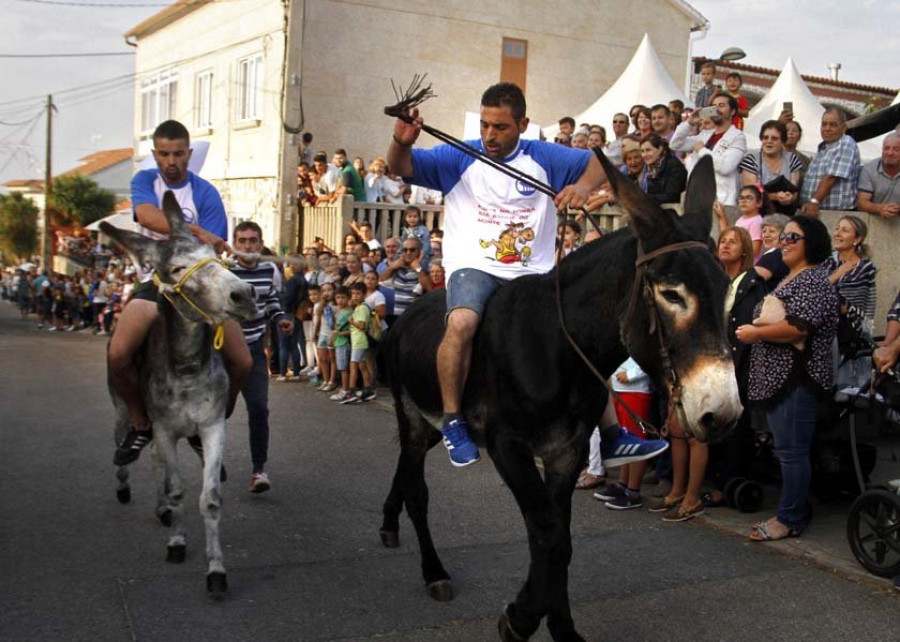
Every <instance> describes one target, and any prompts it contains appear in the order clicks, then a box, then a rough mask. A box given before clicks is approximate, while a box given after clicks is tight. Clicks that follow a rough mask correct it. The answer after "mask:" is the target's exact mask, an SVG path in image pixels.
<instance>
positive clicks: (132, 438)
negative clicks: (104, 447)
mask: <svg viewBox="0 0 900 642" xmlns="http://www.w3.org/2000/svg"><path fill="white" fill-rule="evenodd" d="M151 441H153V428H151V429H150V430H141V431H137V430H135V429H134V426H131V427H129V428H128V434H126V435H125V439H123V440H122V443H121V444H119V447H118V448H116V454H115V456H114V457H113V464H115V465H116V466H127V465H128V464H130V463H132V462H134V461H137V458H138V457H140V456H141V450H143V448H144V446H146V445H147V444H149V443H150V442H151Z"/></svg>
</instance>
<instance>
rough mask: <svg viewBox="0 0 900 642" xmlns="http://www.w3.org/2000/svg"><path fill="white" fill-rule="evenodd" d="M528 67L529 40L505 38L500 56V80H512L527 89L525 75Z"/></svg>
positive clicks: (522, 88)
mask: <svg viewBox="0 0 900 642" xmlns="http://www.w3.org/2000/svg"><path fill="white" fill-rule="evenodd" d="M527 68H528V41H527V40H516V39H515V38H504V39H503V52H502V55H501V57H500V82H511V83H515V84H517V85H518V86H519V88H520V89H521V90H522V91H525V76H526V72H527Z"/></svg>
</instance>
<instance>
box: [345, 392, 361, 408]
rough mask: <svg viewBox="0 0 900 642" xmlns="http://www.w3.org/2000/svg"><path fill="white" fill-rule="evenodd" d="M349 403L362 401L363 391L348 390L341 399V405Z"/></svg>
mask: <svg viewBox="0 0 900 642" xmlns="http://www.w3.org/2000/svg"><path fill="white" fill-rule="evenodd" d="M348 403H362V392H360V391H359V390H357V391H356V392H347V394H345V395H344V398H343V399H341V405H346V404H348Z"/></svg>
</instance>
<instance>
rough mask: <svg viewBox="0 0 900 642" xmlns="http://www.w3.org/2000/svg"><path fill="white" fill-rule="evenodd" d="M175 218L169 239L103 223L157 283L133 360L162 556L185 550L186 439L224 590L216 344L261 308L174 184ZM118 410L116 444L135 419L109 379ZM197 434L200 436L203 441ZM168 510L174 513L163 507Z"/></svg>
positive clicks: (210, 581) (215, 574)
mask: <svg viewBox="0 0 900 642" xmlns="http://www.w3.org/2000/svg"><path fill="white" fill-rule="evenodd" d="M163 211H164V212H165V215H166V220H167V221H168V223H169V228H170V234H169V238H168V239H167V240H163V241H157V240H154V239H151V238H148V237H145V236H141V235H140V234H136V233H134V232H128V231H125V230H120V229H118V228H115V227H113V226H111V225H109V224H107V223H102V224H101V225H100V229H101V230H102V231H103V233H104V234H106V235H107V236H109V237H111V238H112V239H113V240H114V241H115V242H116V243H117V244H118V245H119V246H121V247H122V248H123V249H124V250H125V251H126V252H128V254H129V255H131V257H132V259H133V260H134V262H135V264H136V265H144V266H151V267H153V268H154V269H155V270H156V275H155V277H154V279H155V280H156V282H157V284H158V286H159V291H160V295H161V296H160V297H159V318H158V319H157V320H156V322H155V323H154V325H153V327H152V328H151V330H150V333H149V335H148V337H147V341H146V343H145V344H144V346H143V348H142V350H141V351H140V353H139V355H138V357H137V362H138V370H139V372H140V382H141V394H142V395H143V398H144V403H145V404H146V407H147V414H148V416H149V417H150V420H151V421H152V423H153V436H154V442H155V444H154V445H155V449H156V458H157V459H158V463H159V465H158V466H157V479H158V480H159V481H158V491H159V494H160V495H162V494H163V493H164V498H163V497H162V496H160V498H159V501H160V503H161V504H162V503H163V502H165V506H160V507H158V508H157V515H158V516H159V517H160V518H161V519H162V521H163V522H164V523H165V522H168V521H171V523H170V532H169V540H168V544H167V551H168V552H167V556H166V560H167V561H169V562H173V563H180V562H183V561H184V558H185V548H186V532H185V521H184V483H183V481H182V478H181V474H180V472H179V469H178V455H177V451H176V446H177V444H178V441H179V440H180V439H188V440H189V441H191V442H192V447H194V449H195V450H197V451H198V452H199V453H200V454H201V456H202V458H203V490H202V491H201V493H200V512H201V514H202V515H203V518H204V521H205V523H206V557H207V561H208V565H209V566H208V569H207V575H206V585H207V590H208V591H210V592H211V593H213V594H215V595H221V594H223V593H225V591H226V590H227V588H228V583H227V580H226V575H225V567H224V566H223V564H222V548H221V546H220V545H219V517H220V513H221V510H220V509H221V504H222V501H221V481H222V480H221V479H220V471H221V469H222V450H223V446H224V443H225V413H226V405H227V402H228V374H227V372H226V370H225V365H224V363H223V360H222V355H221V353H220V352H219V350H218V349H217V347H216V345H214V344H218V346H219V347H221V344H220V342H221V336H222V335H221V332H222V327H223V326H222V324H223V323H224V322H225V321H226V320H227V319H228V318H238V319H247V318H251V317H252V316H253V315H254V314H255V312H256V307H255V305H254V302H253V289H252V286H250V285H249V284H247V283H245V282H244V281H242V280H241V279H239V278H238V277H237V276H235V275H234V274H232V273H231V272H230V271H229V270H228V269H227V267H226V266H225V265H224V264H223V263H222V262H220V261H219V260H218V259H217V258H216V255H215V252H214V251H213V248H212V247H210V246H209V245H204V244H201V243H199V242H198V241H197V240H196V239H195V238H194V236H193V235H192V234H191V232H190V231H189V230H188V228H187V225H186V224H185V223H184V219H183V218H182V213H181V207H180V206H179V205H178V203H177V201H176V200H175V197H174V195H173V194H172V193H171V192H166V194H165V196H164V198H163ZM110 394H111V396H112V400H113V404H114V406H115V408H116V436H117V442H118V441H119V440H120V439H121V437H122V436H123V435H124V434H125V432H126V431H127V430H128V427H129V418H128V412H127V409H126V407H125V402H124V401H123V400H122V399H121V398H120V397H119V396H118V395H117V394H116V393H115V392H114V390H113V388H112V386H110ZM198 438H199V443H198V441H197V440H198ZM117 476H118V478H119V482H120V486H119V490H118V493H117V495H118V498H119V501H120V502H122V503H127V502H128V501H129V500H130V497H131V493H130V488H129V486H128V471H127V467H126V466H122V467H120V468H119V470H118V472H117ZM166 511H170V512H169V513H168V517H169V518H168V519H167V518H166V515H165V514H164V513H165V512H166Z"/></svg>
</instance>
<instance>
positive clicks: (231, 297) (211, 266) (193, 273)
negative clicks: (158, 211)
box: [100, 192, 256, 323]
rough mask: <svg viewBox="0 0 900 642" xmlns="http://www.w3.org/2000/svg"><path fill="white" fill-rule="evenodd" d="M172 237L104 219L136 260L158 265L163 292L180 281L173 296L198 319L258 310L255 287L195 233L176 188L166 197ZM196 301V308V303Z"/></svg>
mask: <svg viewBox="0 0 900 642" xmlns="http://www.w3.org/2000/svg"><path fill="white" fill-rule="evenodd" d="M163 212H164V213H165V215H166V221H167V222H168V223H169V238H168V239H166V240H163V241H157V240H154V239H151V238H148V237H146V236H141V235H140V234H136V233H134V232H128V231H126V230H120V229H118V228H116V227H113V226H112V225H109V224H108V223H101V224H100V229H101V231H102V232H103V233H104V234H106V235H107V236H109V237H110V238H112V240H113V241H115V242H116V244H117V245H119V246H120V247H121V248H122V249H123V250H125V251H126V252H127V253H128V254H129V256H131V259H132V260H133V261H134V263H135V265H140V266H144V267H149V268H153V269H154V270H156V274H157V276H158V277H159V281H160V289H161V291H167V290H169V291H172V290H173V289H174V288H175V286H178V290H179V291H180V293H181V294H180V295H173V296H170V300H171V301H172V302H173V305H174V306H175V307H176V309H177V310H178V311H179V312H180V313H181V314H182V315H183V316H184V317H186V318H188V319H190V320H192V321H198V322H199V321H207V322H212V323H222V322H223V321H225V320H226V319H228V318H230V317H234V318H237V319H241V320H243V319H250V318H253V316H254V315H255V314H256V305H255V304H254V297H253V288H252V286H251V285H250V284H248V283H246V282H244V281H242V280H241V279H240V278H238V277H237V276H235V275H234V274H232V273H231V272H230V271H229V270H228V269H227V268H226V267H225V266H224V265H222V264H221V263H220V262H218V261H217V260H216V254H215V251H214V250H213V248H212V247H211V246H209V245H206V244H203V243H200V242H199V241H197V239H196V238H195V237H194V235H193V234H191V232H190V230H189V229H188V227H187V225H186V224H185V222H184V218H183V216H182V213H181V206H179V205H178V202H177V201H176V199H175V196H174V195H173V194H172V192H166V193H165V196H163ZM195 306H196V307H195Z"/></svg>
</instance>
